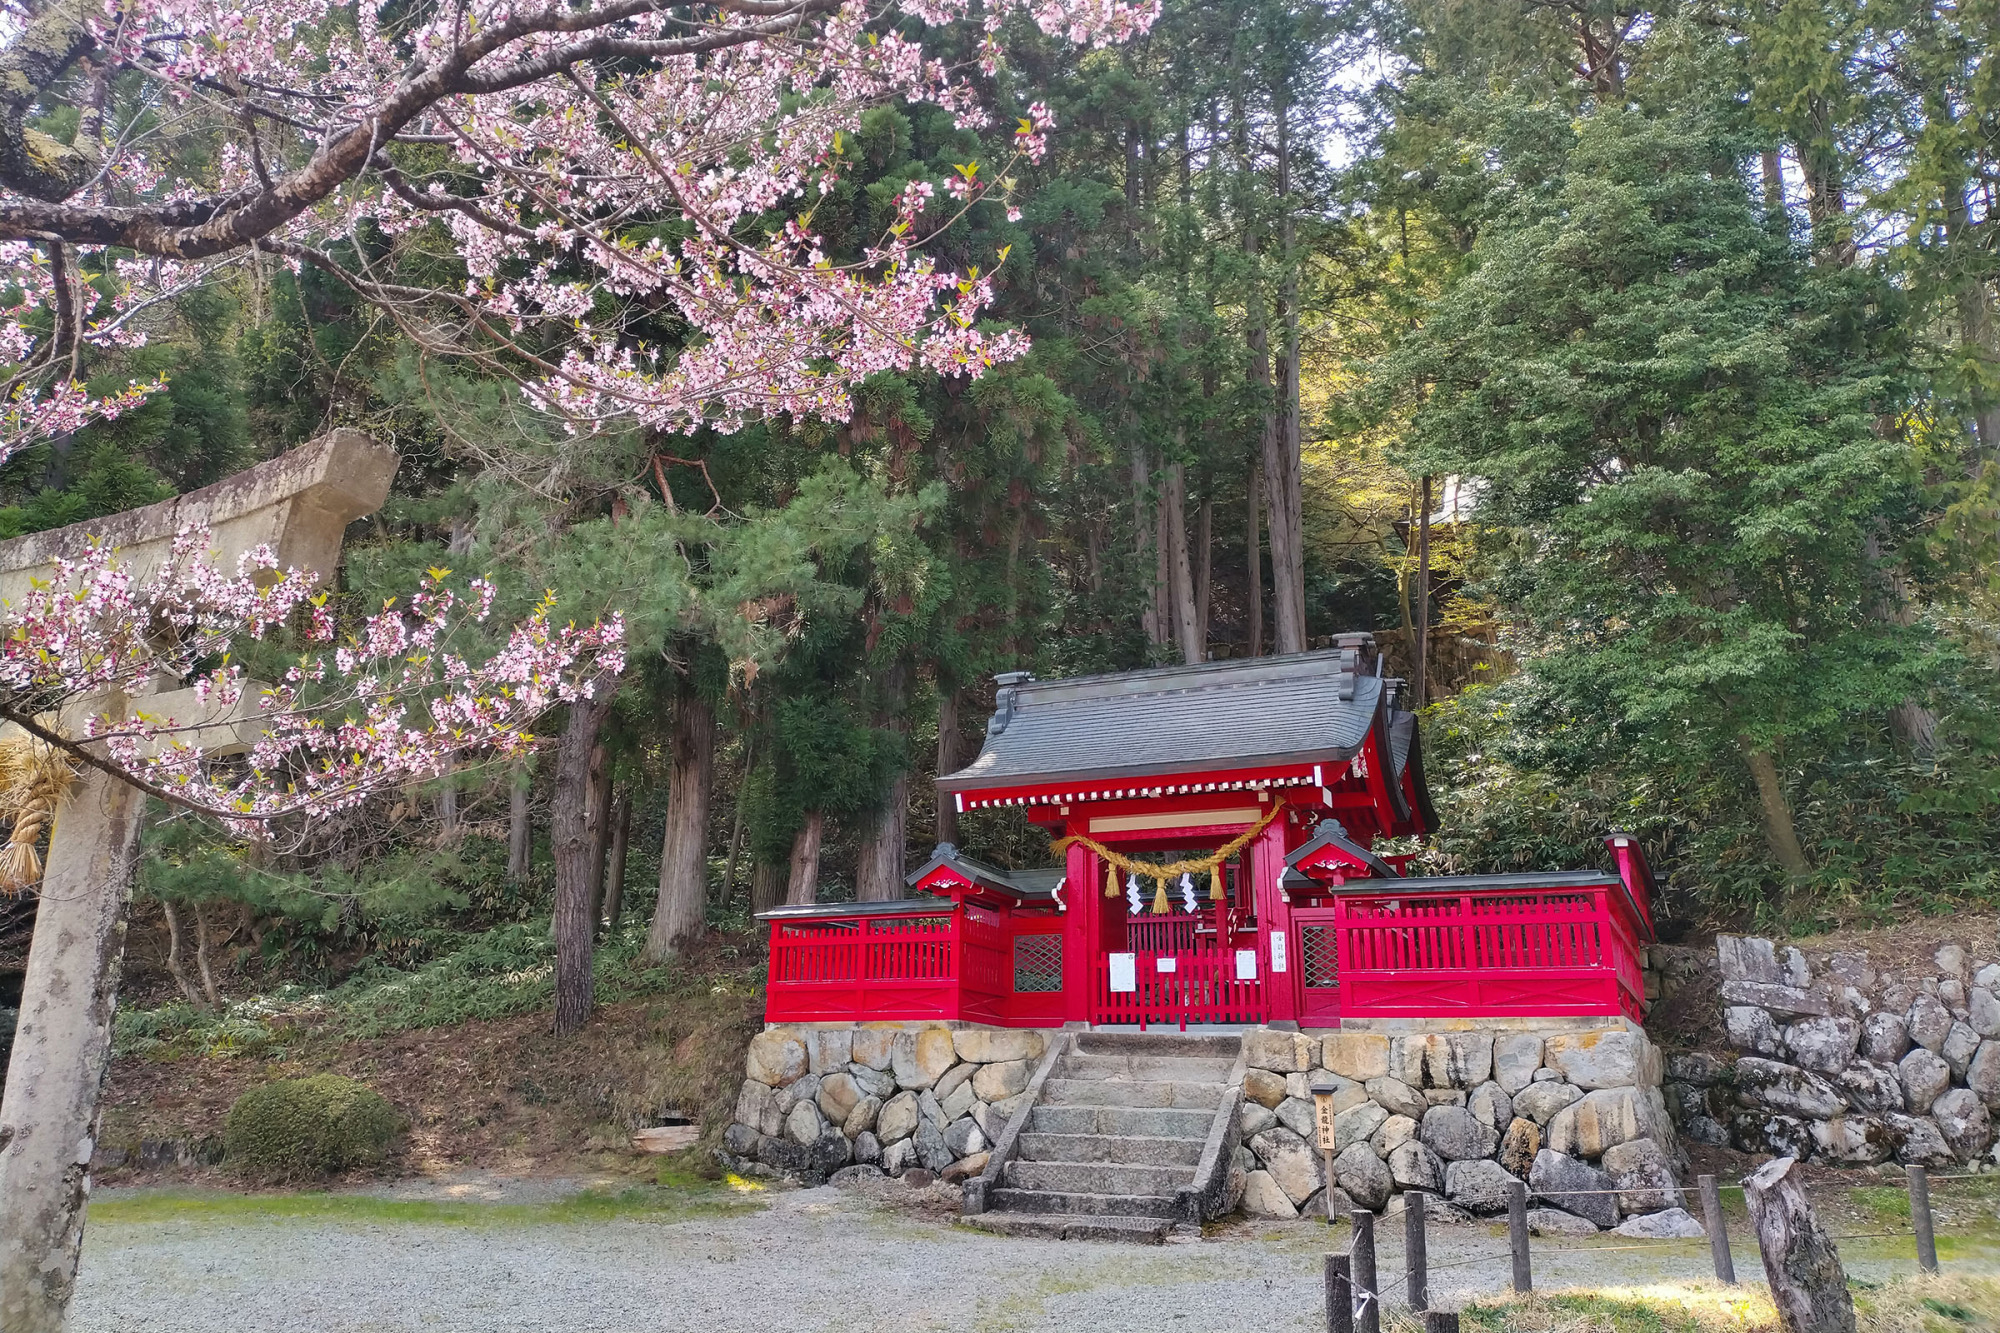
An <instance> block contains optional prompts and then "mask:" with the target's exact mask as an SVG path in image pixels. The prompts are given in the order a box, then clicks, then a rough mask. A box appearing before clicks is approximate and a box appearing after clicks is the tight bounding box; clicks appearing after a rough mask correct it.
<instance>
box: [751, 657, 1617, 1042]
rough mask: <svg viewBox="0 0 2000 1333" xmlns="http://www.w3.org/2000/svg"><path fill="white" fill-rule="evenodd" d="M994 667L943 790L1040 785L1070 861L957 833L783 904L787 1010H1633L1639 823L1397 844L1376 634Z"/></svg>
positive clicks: (1393, 741)
mask: <svg viewBox="0 0 2000 1333" xmlns="http://www.w3.org/2000/svg"><path fill="white" fill-rule="evenodd" d="M999 687H1000V688H999V692H998V697H997V700H996V707H995V710H994V714H993V718H992V720H991V722H990V723H989V724H988V727H987V735H986V741H985V744H984V746H983V747H982V749H981V750H980V753H979V756H978V758H976V759H975V760H973V762H972V763H971V764H969V765H967V766H966V767H965V768H963V769H960V770H959V771H958V772H956V773H950V774H946V775H945V776H943V777H941V778H940V779H939V780H938V799H939V800H941V801H950V802H952V803H953V804H954V806H956V808H957V809H958V810H959V811H960V812H962V813H966V814H971V813H974V812H978V811H984V810H993V809H1002V808H1005V809H1018V810H1020V811H1021V812H1022V813H1023V814H1024V815H1025V817H1026V818H1027V820H1028V821H1029V822H1030V823H1032V824H1034V825H1036V826H1037V827H1039V828H1041V829H1043V830H1044V831H1045V832H1046V833H1047V834H1048V836H1049V838H1050V841H1051V844H1052V846H1054V847H1056V848H1058V849H1059V856H1060V860H1059V863H1057V864H1051V865H1049V866H1048V867H1046V868H1041V869H1031V870H1018V869H1017V870H1005V869H1001V868H999V867H995V866H991V865H987V864H984V863H982V862H980V861H978V860H975V859H973V858H972V857H969V856H965V855H962V854H961V853H959V852H958V851H957V849H955V848H954V847H952V846H950V845H949V844H947V845H943V846H940V847H939V848H938V849H937V851H936V853H935V854H934V855H933V856H932V857H931V859H930V860H929V861H928V862H926V863H925V864H924V865H923V866H922V867H920V868H919V869H917V870H916V871H915V873H913V874H912V875H911V876H910V877H909V885H910V890H911V892H910V894H909V896H907V897H905V898H904V899H902V900H899V901H895V902H877V903H826V904H817V905H809V906H798V907H783V908H779V909H777V910H775V911H772V912H768V913H765V914H764V919H765V920H766V921H767V922H768V924H769V927H770V932H771V935H770V945H771V956H770V980H769V986H768V990H767V997H768V999H767V1012H766V1017H767V1018H768V1020H769V1021H770V1022H772V1023H800V1022H804V1023H840V1022H884V1021H937V1020H944V1021H955V1022H962V1023H977V1024H983V1025H990V1026H997V1027H1032V1028H1054V1027H1063V1026H1080V1027H1090V1028H1097V1027H1107V1026H1108V1027H1120V1028H1122V1027H1128V1026H1129V1027H1139V1028H1143V1027H1152V1026H1163V1025H1164V1026H1173V1027H1176V1028H1181V1027H1187V1026H1191V1025H1194V1026H1205V1025H1232V1026H1234V1025H1243V1026H1266V1027H1277V1028H1288V1027H1297V1028H1307V1029H1328V1028H1338V1027H1340V1026H1341V1024H1342V1023H1343V1022H1347V1023H1350V1024H1352V1023H1354V1022H1355V1021H1356V1020H1361V1019H1425V1018H1439V1017H1457V1018H1469V1019H1479V1018H1515V1017H1533V1018H1559V1017H1566V1016H1573V1017H1587V1016H1602V1017H1604V1018H1606V1019H1611V1020H1616V1019H1619V1018H1625V1019H1631V1020H1634V1021H1636V1020H1638V1019H1639V1018H1640V1016H1641V1014H1642V1011H1643V1006H1644V1003H1645V1000H1644V989H1643V981H1642V977H1641V969H1640V959H1641V950H1642V947H1643V946H1644V945H1645V944H1646V943H1648V942H1649V941H1650V940H1651V939H1652V937H1653V928H1652V916H1651V905H1650V904H1651V897H1652V882H1651V875H1650V872H1649V871H1648V869H1647V867H1646V862H1645V858H1644V856H1643V855H1642V853H1641V852H1640V850H1639V846H1638V844H1637V842H1636V840H1634V839H1632V838H1630V837H1628V836H1626V835H1623V834H1616V833H1614V834H1611V835H1609V836H1608V837H1607V838H1606V839H1605V841H1606V844H1607V846H1608V848H1609V850H1610V853H1611V861H1612V863H1613V864H1614V865H1615V866H1616V873H1601V872H1598V871H1544V872H1535V873H1521V874H1502V875H1464V876H1450V877H1442V878H1439V877H1411V876H1408V875H1406V874H1405V873H1404V871H1405V869H1406V867H1407V865H1408V862H1409V859H1410V855H1411V854H1410V853H1409V852H1407V851H1397V850H1393V848H1394V847H1395V846H1397V845H1399V844H1400V845H1401V846H1404V847H1409V846H1413V845H1414V843H1415V841H1416V840H1417V839H1420V838H1422V837H1423V836H1424V835H1426V834H1429V833H1431V832H1433V831H1434V830H1435V829H1436V828H1437V815H1436V813H1435V811H1434V810H1433V809H1432V806H1431V801H1430V795H1429V793H1428V791H1427V790H1426V787H1425V784H1424V771H1423V750H1422V745H1421V739H1420V736H1419V731H1418V726H1417V719H1416V716H1415V714H1414V713H1412V712H1411V711H1410V709H1409V708H1407V707H1405V706H1404V703H1405V700H1404V699H1403V697H1402V690H1403V683H1402V682H1401V681H1399V680H1397V679H1395V678H1393V677H1387V676H1385V675H1384V674H1383V662H1382V659H1381V657H1380V656H1379V655H1378V654H1377V653H1376V651H1375V644H1374V640H1373V638H1372V637H1371V636H1369V635H1366V634H1352V635H1346V636H1343V637H1341V638H1339V639H1338V640H1336V644H1335V647H1334V648H1332V649H1330V650H1327V651H1322V652H1313V653H1303V654H1298V655H1293V656H1285V657H1265V658H1249V659H1238V660H1233V661H1224V662H1214V663H1207V664H1203V665H1200V666H1191V667H1166V668H1160V669H1156V670H1148V671H1133V672H1124V673H1119V674H1114V675H1101V676H1087V677H1081V678H1076V679H1069V680H1051V681H1038V680H1036V679H1034V678H1033V677H1032V676H1031V675H1029V674H1028V673H1026V672H1014V673H1009V674H1007V675H1003V676H1001V677H1000V678H999ZM1162 872H1164V873H1162Z"/></svg>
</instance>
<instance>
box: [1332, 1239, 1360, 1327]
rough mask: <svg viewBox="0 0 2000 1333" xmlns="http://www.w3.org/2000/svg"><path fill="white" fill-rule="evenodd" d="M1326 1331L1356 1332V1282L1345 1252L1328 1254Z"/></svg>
mask: <svg viewBox="0 0 2000 1333" xmlns="http://www.w3.org/2000/svg"><path fill="white" fill-rule="evenodd" d="M1326 1333H1354V1284H1353V1283H1352V1282H1350V1281H1349V1280H1348V1277H1347V1256H1346V1255H1344V1254H1329V1255H1328V1256H1326Z"/></svg>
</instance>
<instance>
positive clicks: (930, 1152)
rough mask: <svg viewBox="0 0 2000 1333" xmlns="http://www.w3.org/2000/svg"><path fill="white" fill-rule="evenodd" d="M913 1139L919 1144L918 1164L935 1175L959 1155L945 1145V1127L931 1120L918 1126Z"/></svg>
mask: <svg viewBox="0 0 2000 1333" xmlns="http://www.w3.org/2000/svg"><path fill="white" fill-rule="evenodd" d="M912 1141H913V1142H914V1143H915V1144H916V1145H917V1165H918V1166H921V1167H922V1168H923V1169H924V1170H926V1171H929V1172H931V1173H932V1174H933V1175H935V1174H937V1173H938V1172H940V1171H943V1170H944V1169H945V1168H946V1167H948V1166H950V1165H951V1164H952V1162H953V1161H954V1160H956V1158H957V1156H958V1154H956V1153H954V1152H953V1151H952V1150H951V1149H950V1148H949V1147H947V1146H946V1145H945V1141H944V1130H943V1128H942V1127H941V1126H939V1125H938V1124H936V1123H935V1122H934V1121H931V1120H925V1121H924V1122H923V1123H922V1124H920V1125H918V1126H917V1132H916V1134H915V1135H913V1136H912Z"/></svg>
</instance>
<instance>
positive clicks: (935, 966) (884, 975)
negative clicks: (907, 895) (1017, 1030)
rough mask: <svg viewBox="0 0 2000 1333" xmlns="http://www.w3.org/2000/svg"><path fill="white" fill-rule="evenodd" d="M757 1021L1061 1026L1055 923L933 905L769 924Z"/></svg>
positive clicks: (1058, 926) (1045, 918)
mask: <svg viewBox="0 0 2000 1333" xmlns="http://www.w3.org/2000/svg"><path fill="white" fill-rule="evenodd" d="M764 1016H765V1018H766V1019H767V1020H768V1021H770V1022H773V1023H807V1022H841V1021H846V1020H853V1019H881V1020H909V1019H947V1020H949V1019H963V1020H965V1021H968V1022H978V1023H991V1024H995V1025H1000V1026H1017V1027H1018V1026H1028V1027H1041V1026H1050V1025H1056V1024H1060V1023H1061V1022H1062V1021H1063V1017H1064V1015H1063V994H1062V923H1061V919H1060V918H1059V917H1055V916H1051V915H1044V914H1032V913H1030V914H1023V915H1019V916H1015V915H1011V914H1003V913H998V912H994V911H991V910H989V909H986V908H983V907H977V906H973V905H970V904H967V905H964V906H960V905H958V904H954V903H949V902H940V903H939V904H938V905H937V906H936V907H935V908H933V907H930V906H928V905H926V906H925V907H923V908H913V909H911V910H910V911H908V912H900V913H894V914H881V913H870V914H862V913H856V914H854V915H852V916H816V917H810V918H803V919H796V918H795V919H782V918H781V919H779V920H775V921H773V922H772V923H771V962H770V971H769V979H768V981H767V983H766V986H765V1004H764Z"/></svg>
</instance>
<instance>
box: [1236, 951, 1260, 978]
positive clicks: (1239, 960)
mask: <svg viewBox="0 0 2000 1333" xmlns="http://www.w3.org/2000/svg"><path fill="white" fill-rule="evenodd" d="M1236 979H1237V980H1238V981H1255V980H1256V979H1257V951H1256V950H1255V949H1238V950H1237V951H1236Z"/></svg>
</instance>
